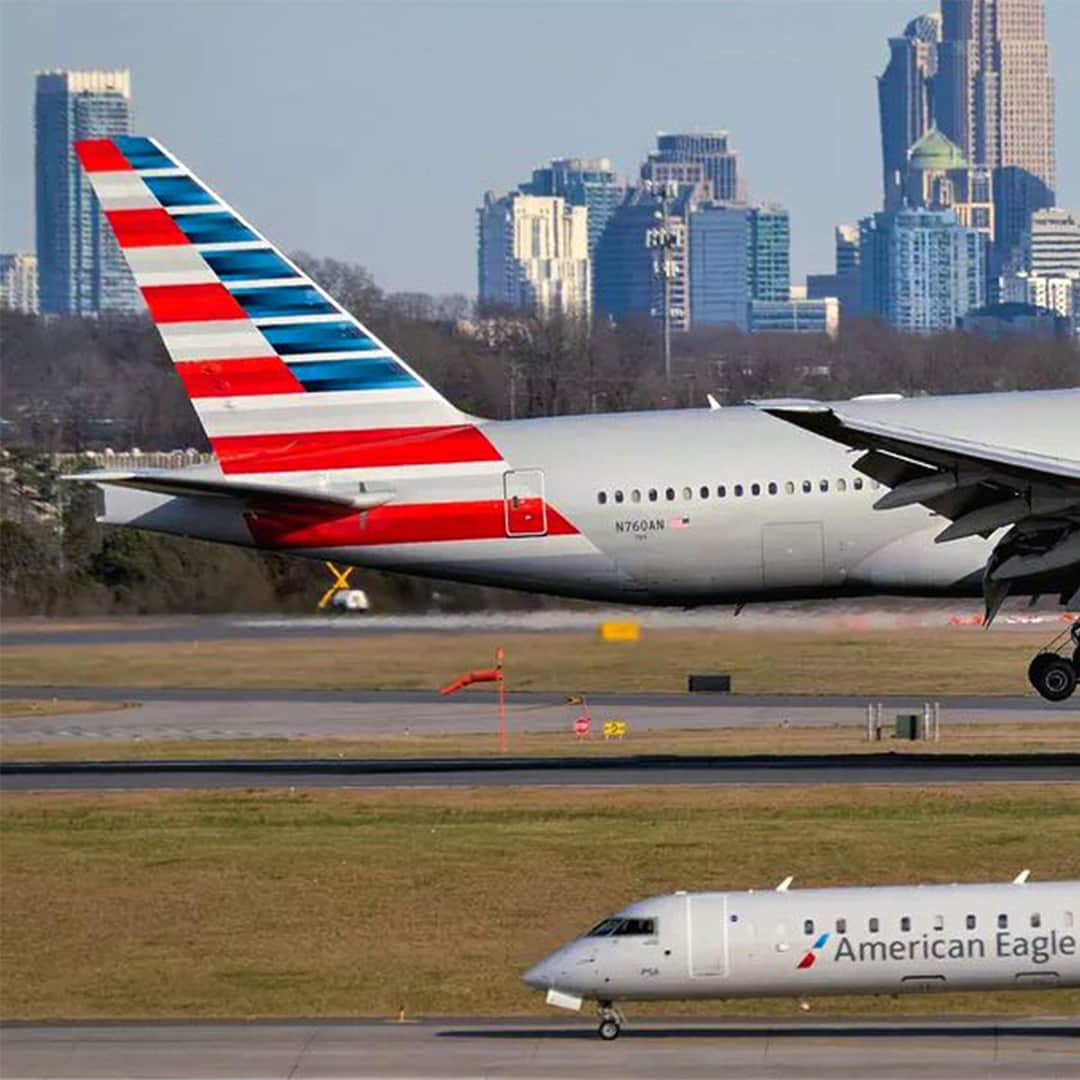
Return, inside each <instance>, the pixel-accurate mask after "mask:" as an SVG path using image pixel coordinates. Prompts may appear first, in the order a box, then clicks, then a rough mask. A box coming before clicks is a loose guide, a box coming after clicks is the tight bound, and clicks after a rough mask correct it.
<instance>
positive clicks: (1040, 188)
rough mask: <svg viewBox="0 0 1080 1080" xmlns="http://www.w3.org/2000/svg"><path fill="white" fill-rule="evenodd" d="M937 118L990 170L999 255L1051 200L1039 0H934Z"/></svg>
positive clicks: (1049, 106)
mask: <svg viewBox="0 0 1080 1080" xmlns="http://www.w3.org/2000/svg"><path fill="white" fill-rule="evenodd" d="M941 14H942V40H941V44H940V45H939V47H938V70H937V75H936V78H935V85H934V112H935V116H936V118H937V125H938V127H939V128H940V129H941V131H942V132H943V133H944V134H945V135H947V136H948V137H949V139H951V140H952V141H953V142H954V143H955V144H956V145H957V146H958V147H959V148H960V150H961V152H962V153H963V155H964V157H965V158H966V159H967V160H968V161H970V162H972V163H976V164H978V165H985V166H987V167H988V168H991V169H993V170H994V190H995V202H996V213H995V228H996V233H995V249H996V254H997V258H998V259H999V260H1000V259H1003V258H1005V257H1006V256H1007V255H1008V253H1009V251H1010V250H1011V249H1012V248H1013V247H1014V246H1015V245H1016V244H1017V243H1018V242H1019V240H1020V237H1021V235H1022V234H1023V232H1024V229H1025V228H1026V227H1027V223H1028V222H1029V221H1030V219H1031V214H1032V212H1033V211H1035V210H1037V209H1040V208H1042V207H1046V206H1052V205H1053V202H1054V185H1055V160H1054V87H1053V80H1052V78H1051V76H1050V56H1049V48H1048V46H1047V42H1046V12H1045V3H1044V0H941Z"/></svg>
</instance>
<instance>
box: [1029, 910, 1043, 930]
mask: <svg viewBox="0 0 1080 1080" xmlns="http://www.w3.org/2000/svg"><path fill="white" fill-rule="evenodd" d="M1031 925H1032V926H1033V927H1034V928H1035V929H1036V930H1038V929H1039V927H1040V926H1042V916H1041V915H1040V914H1039V913H1038V912H1037V911H1033V912H1032V913H1031Z"/></svg>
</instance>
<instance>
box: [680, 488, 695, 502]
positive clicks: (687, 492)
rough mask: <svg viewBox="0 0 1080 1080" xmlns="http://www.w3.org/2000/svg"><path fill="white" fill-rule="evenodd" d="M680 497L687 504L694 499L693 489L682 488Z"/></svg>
mask: <svg viewBox="0 0 1080 1080" xmlns="http://www.w3.org/2000/svg"><path fill="white" fill-rule="evenodd" d="M682 497H683V498H684V499H686V501H687V502H689V501H690V500H691V499H692V498H693V497H694V489H693V488H683V489H682Z"/></svg>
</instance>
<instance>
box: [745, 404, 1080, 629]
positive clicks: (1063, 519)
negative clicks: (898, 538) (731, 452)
mask: <svg viewBox="0 0 1080 1080" xmlns="http://www.w3.org/2000/svg"><path fill="white" fill-rule="evenodd" d="M756 404H757V407H758V408H760V409H762V410H763V411H764V412H767V413H769V414H770V415H771V416H775V417H777V418H778V419H780V420H785V421H787V422H788V423H790V424H794V425H796V426H797V427H801V428H803V429H804V430H806V431H811V432H814V433H815V434H816V435H821V436H822V437H824V438H827V439H832V440H833V441H834V442H838V443H842V444H843V445H844V446H849V447H851V448H852V449H853V450H863V451H865V453H864V454H863V455H862V456H861V457H860V458H859V459H858V461H856V462H855V468H856V469H857V470H858V471H859V472H861V473H864V474H865V475H867V476H869V477H871V478H872V479H874V480H878V481H880V482H881V483H882V484H885V485H886V486H887V487H889V488H890V489H891V490H889V491H888V492H886V493H885V494H884V495H883V496H882V497H881V498H880V499H878V501H877V502H876V503H875V504H874V507H875V509H878V510H890V509H895V508H897V507H901V506H913V505H916V504H922V505H923V506H925V507H927V508H928V509H930V510H931V511H933V512H934V513H936V514H940V515H942V516H943V517H946V518H948V519H950V521H951V522H952V523H951V524H950V525H948V526H947V527H946V528H945V529H943V530H942V531H941V532H940V533H939V534H938V535H937V537H936V539H937V541H938V542H939V543H944V542H947V541H949V540H959V539H961V538H963V537H969V536H976V535H980V536H990V535H992V534H993V533H994V532H996V531H997V530H998V529H1001V528H1004V527H1007V526H1012V529H1011V531H1010V532H1009V533H1008V534H1006V536H1005V537H1004V538H1003V539H1002V540H1001V541H1000V542H999V543H998V545H997V547H996V548H995V551H994V554H993V555H992V556H991V558H990V561H989V563H988V564H987V571H986V597H987V614H988V615H989V616H990V617H992V616H993V613H994V612H995V611H996V610H997V607H998V606H999V604H1000V602H1001V600H1002V599H1004V594H1005V593H1006V592H1007V591H1008V587H1009V586H1010V584H1011V583H1012V582H1015V581H1017V580H1019V579H1021V578H1035V577H1044V578H1045V577H1047V575H1049V578H1047V580H1052V581H1053V582H1054V586H1053V587H1054V588H1061V589H1062V590H1063V596H1071V595H1072V594H1073V593H1074V592H1075V591H1076V590H1077V588H1078V586H1080V461H1077V460H1075V459H1068V458H1059V457H1048V456H1045V455H1041V454H1032V453H1026V452H1024V451H1022V450H1016V449H1012V448H1009V447H1004V446H993V445H990V444H987V443H980V442H972V441H969V440H967V439H958V438H953V437H950V436H948V435H941V434H938V433H931V432H925V431H919V430H916V429H914V428H908V427H904V426H901V425H898V424H895V425H894V424H887V423H882V422H880V421H877V420H867V419H863V418H862V417H859V416H857V415H855V414H854V411H845V410H843V409H838V408H834V407H833V406H831V405H824V404H821V403H819V402H802V401H777V402H757V403H756Z"/></svg>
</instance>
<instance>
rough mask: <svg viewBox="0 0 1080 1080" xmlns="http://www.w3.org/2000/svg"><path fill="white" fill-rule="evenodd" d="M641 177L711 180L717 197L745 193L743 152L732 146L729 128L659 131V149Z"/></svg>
mask: <svg viewBox="0 0 1080 1080" xmlns="http://www.w3.org/2000/svg"><path fill="white" fill-rule="evenodd" d="M641 179H642V180H646V181H649V182H651V183H654V184H676V185H679V186H683V185H697V184H700V183H701V182H702V181H707V182H708V184H709V195H710V196H711V197H712V198H714V199H725V200H737V199H740V198H742V197H743V195H742V187H741V183H740V177H739V154H738V151H736V150H732V149H731V148H730V147H729V146H728V133H727V132H726V131H709V132H703V133H700V134H688V133H683V134H659V135H657V137H656V149H655V150H654V151H653V152H652V153H651V154H649V156H648V158H647V159H646V160H645V163H644V164H643V165H642V166H641Z"/></svg>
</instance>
